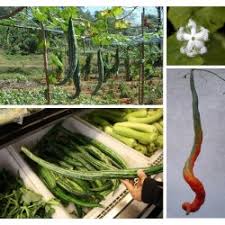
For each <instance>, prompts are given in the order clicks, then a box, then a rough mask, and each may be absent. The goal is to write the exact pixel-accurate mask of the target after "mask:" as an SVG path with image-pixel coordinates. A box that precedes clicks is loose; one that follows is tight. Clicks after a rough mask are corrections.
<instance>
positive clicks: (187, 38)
mask: <svg viewBox="0 0 225 225" xmlns="http://www.w3.org/2000/svg"><path fill="white" fill-rule="evenodd" d="M191 38H192V36H191V35H190V34H188V33H183V40H185V41H189V40H191Z"/></svg>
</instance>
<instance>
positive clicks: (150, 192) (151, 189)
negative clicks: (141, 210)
mask: <svg viewBox="0 0 225 225" xmlns="http://www.w3.org/2000/svg"><path fill="white" fill-rule="evenodd" d="M141 199H142V201H143V202H145V203H151V204H154V205H157V206H160V207H162V205H163V187H162V182H158V181H156V180H154V179H152V178H150V177H147V178H146V179H145V180H144V182H143V186H142V196H141Z"/></svg>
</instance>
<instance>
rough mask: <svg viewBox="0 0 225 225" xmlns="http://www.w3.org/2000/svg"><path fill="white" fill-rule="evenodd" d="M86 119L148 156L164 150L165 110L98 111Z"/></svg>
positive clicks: (88, 115)
mask: <svg viewBox="0 0 225 225" xmlns="http://www.w3.org/2000/svg"><path fill="white" fill-rule="evenodd" d="M84 119H85V120H87V121H88V122H90V123H91V124H93V125H95V126H97V127H98V128H100V129H101V130H103V131H104V132H105V133H107V134H109V135H111V136H112V137H114V138H115V139H117V140H119V141H121V142H123V143H124V144H126V145H128V146H129V147H131V148H134V149H135V150H137V151H139V152H141V153H143V154H144V155H146V156H151V155H153V154H154V152H155V151H157V150H158V149H163V109H98V110H94V111H92V112H91V113H89V114H86V115H85V116H84Z"/></svg>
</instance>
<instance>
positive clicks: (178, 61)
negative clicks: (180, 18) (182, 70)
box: [167, 34, 204, 65]
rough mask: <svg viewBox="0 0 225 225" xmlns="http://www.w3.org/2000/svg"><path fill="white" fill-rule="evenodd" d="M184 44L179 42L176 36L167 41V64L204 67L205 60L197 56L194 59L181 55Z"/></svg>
mask: <svg viewBox="0 0 225 225" xmlns="http://www.w3.org/2000/svg"><path fill="white" fill-rule="evenodd" d="M181 46H182V42H180V41H178V40H177V38H176V34H173V35H171V36H170V37H169V38H168V39H167V64H168V65H202V64H203V62H204V61H203V58H202V57H201V56H196V57H193V58H190V57H187V56H186V55H184V54H181V53H180V47H181Z"/></svg>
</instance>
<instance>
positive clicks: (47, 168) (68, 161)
mask: <svg viewBox="0 0 225 225" xmlns="http://www.w3.org/2000/svg"><path fill="white" fill-rule="evenodd" d="M21 151H22V152H23V153H24V154H25V155H26V159H27V160H28V162H30V163H31V165H32V166H33V168H34V170H35V171H36V172H37V174H38V175H39V176H40V178H41V180H42V181H43V182H44V183H45V185H46V186H47V187H48V189H49V190H50V191H51V192H52V193H53V194H54V195H55V197H57V199H59V200H60V201H61V203H62V204H64V205H65V206H66V207H68V206H70V207H69V208H70V209H71V205H72V206H73V207H72V208H73V209H74V210H72V211H71V213H73V214H75V215H76V216H77V217H83V216H84V215H85V214H86V213H87V212H88V210H89V209H91V208H95V207H102V206H101V204H100V202H101V201H102V200H104V198H105V196H107V195H108V194H109V193H110V192H112V191H113V190H115V189H116V188H117V187H118V186H119V184H120V180H119V179H127V178H135V177H136V176H137V169H135V168H132V169H130V168H127V165H126V162H125V161H124V160H123V158H121V157H120V155H118V154H117V153H116V152H115V151H113V150H112V149H110V148H108V147H107V146H105V145H103V144H102V143H100V142H98V141H97V140H95V139H91V138H89V137H86V136H84V135H82V134H78V133H73V132H71V131H69V130H67V129H66V128H64V127H63V126H62V125H61V124H57V125H56V126H55V127H53V128H52V129H51V130H50V131H49V132H48V133H47V134H46V135H45V136H44V137H42V139H41V140H40V141H39V142H38V143H37V144H36V146H35V147H34V148H33V149H32V151H31V150H30V149H28V148H27V147H25V146H22V147H21ZM143 169H144V171H145V172H146V174H148V175H152V174H157V173H160V172H162V165H158V166H154V167H147V168H143Z"/></svg>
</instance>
